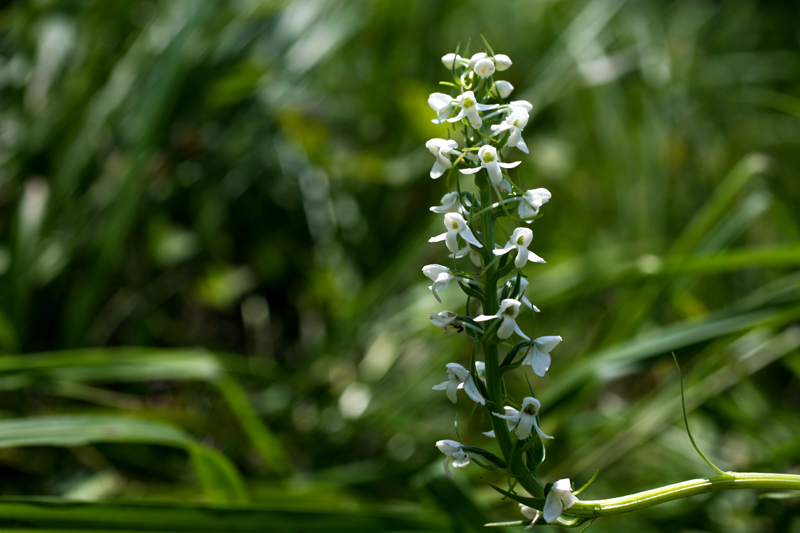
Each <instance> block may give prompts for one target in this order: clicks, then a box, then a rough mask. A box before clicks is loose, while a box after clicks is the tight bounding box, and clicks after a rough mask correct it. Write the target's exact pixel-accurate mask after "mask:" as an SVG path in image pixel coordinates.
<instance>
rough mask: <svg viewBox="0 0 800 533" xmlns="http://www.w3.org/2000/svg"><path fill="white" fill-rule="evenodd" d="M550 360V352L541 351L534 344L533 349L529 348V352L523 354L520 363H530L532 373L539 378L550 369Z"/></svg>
mask: <svg viewBox="0 0 800 533" xmlns="http://www.w3.org/2000/svg"><path fill="white" fill-rule="evenodd" d="M551 361H552V358H551V357H550V354H547V353H545V352H542V351H541V350H539V349H538V348H537V347H536V345H534V346H533V350H531V352H530V353H529V354H528V355H526V356H525V359H523V361H522V364H526V363H527V364H530V365H531V368H532V369H533V373H534V374H536V375H537V376H539V377H540V378H543V377H544V375H545V374H546V373H547V371H548V370H549V369H550V362H551Z"/></svg>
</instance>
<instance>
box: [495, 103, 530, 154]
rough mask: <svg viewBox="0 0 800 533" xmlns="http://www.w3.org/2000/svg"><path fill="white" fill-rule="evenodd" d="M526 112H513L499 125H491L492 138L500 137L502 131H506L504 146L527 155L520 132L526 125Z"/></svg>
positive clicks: (520, 110)
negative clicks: (517, 149)
mask: <svg viewBox="0 0 800 533" xmlns="http://www.w3.org/2000/svg"><path fill="white" fill-rule="evenodd" d="M528 117H529V115H528V112H527V111H525V110H524V109H519V110H517V111H514V112H513V113H511V114H510V115H508V116H507V117H506V119H505V120H504V121H503V122H501V123H500V124H494V125H492V131H493V132H494V133H493V134H492V136H493V137H494V136H495V135H500V134H501V133H503V132H504V131H508V132H509V134H508V141H507V142H506V146H508V147H510V148H515V147H516V148H519V149H520V150H521V151H522V152H524V153H526V154H527V153H528V146H527V145H526V144H525V141H524V140H523V139H522V130H524V129H525V126H527V125H528Z"/></svg>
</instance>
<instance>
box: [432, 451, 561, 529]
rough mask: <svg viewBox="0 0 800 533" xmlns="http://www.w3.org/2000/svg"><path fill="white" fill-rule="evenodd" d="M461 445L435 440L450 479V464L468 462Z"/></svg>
mask: <svg viewBox="0 0 800 533" xmlns="http://www.w3.org/2000/svg"><path fill="white" fill-rule="evenodd" d="M462 446H463V444H461V443H460V442H458V441H456V440H440V441H437V442H436V447H437V448H439V451H440V452H442V453H443V454H444V455H445V458H444V472H445V474H447V477H449V478H450V479H453V472H451V471H450V465H451V464H452V465H453V466H454V467H455V468H464V467H465V466H467V465H468V464H469V454H468V453H467V452H465V451H464V450H463V449H462ZM559 514H560V513H559Z"/></svg>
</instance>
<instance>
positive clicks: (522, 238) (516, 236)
mask: <svg viewBox="0 0 800 533" xmlns="http://www.w3.org/2000/svg"><path fill="white" fill-rule="evenodd" d="M532 240H533V232H532V231H531V230H530V229H528V228H516V229H515V230H514V231H513V232H512V233H511V238H510V239H508V242H507V243H506V245H505V246H504V247H503V248H498V249H496V250H493V253H494V255H504V254H507V253H508V252H510V251H511V250H514V249H516V250H517V257H515V258H514V266H516V267H517V268H522V267H524V266H525V265H526V264H527V263H528V261H530V262H531V263H544V262H545V261H544V259H542V258H541V257H539V256H538V255H536V254H535V253H533V252H531V251H529V250H528V246H530V245H531V241H532Z"/></svg>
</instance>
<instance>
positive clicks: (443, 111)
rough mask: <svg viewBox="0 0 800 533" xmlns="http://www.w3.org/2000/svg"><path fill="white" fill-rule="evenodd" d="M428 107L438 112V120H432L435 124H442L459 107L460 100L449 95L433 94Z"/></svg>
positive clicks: (429, 98)
mask: <svg viewBox="0 0 800 533" xmlns="http://www.w3.org/2000/svg"><path fill="white" fill-rule="evenodd" d="M428 105H429V106H430V108H431V109H433V110H434V111H436V118H435V119H433V120H431V122H433V123H434V124H442V123H444V122H445V121H446V120H447V117H449V116H450V113H452V111H453V109H455V107H456V105H458V100H456V99H454V98H453V97H452V96H450V95H449V94H444V93H433V94H431V95H430V96H429V97H428Z"/></svg>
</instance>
